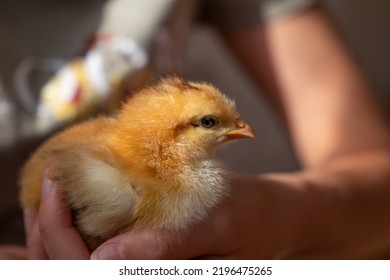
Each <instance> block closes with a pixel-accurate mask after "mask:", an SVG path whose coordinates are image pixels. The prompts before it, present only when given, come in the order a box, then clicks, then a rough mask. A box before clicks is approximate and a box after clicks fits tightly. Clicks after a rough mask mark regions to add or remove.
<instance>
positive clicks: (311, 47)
mask: <svg viewBox="0 0 390 280" xmlns="http://www.w3.org/2000/svg"><path fill="white" fill-rule="evenodd" d="M225 37H226V38H227V41H228V42H229V43H230V45H231V46H232V48H233V50H234V51H235V52H236V53H237V54H238V55H239V56H240V57H241V58H242V60H243V61H244V64H245V66H246V67H247V68H248V69H249V71H250V73H251V74H252V75H253V76H254V78H255V80H256V81H258V82H259V84H260V85H261V86H263V87H264V88H265V89H266V93H267V94H268V95H269V96H271V97H270V99H271V100H273V101H275V102H276V103H278V105H279V108H281V109H282V111H283V114H284V115H285V119H286V122H287V127H288V129H289V131H290V134H291V138H292V141H293V143H294V145H295V147H296V151H297V154H298V156H299V157H300V159H301V162H302V164H303V165H304V166H306V167H312V166H317V165H321V164H323V163H324V162H326V161H328V160H329V159H330V158H333V157H337V156H339V155H343V154H345V153H350V152H355V151H361V150H367V149H372V148H375V149H389V147H390V144H389V143H390V137H389V132H388V128H387V127H386V124H385V122H384V120H383V117H382V116H381V115H380V113H378V112H379V110H377V105H376V104H375V101H374V100H373V98H372V94H371V93H372V89H371V87H370V85H369V84H368V83H367V81H366V79H365V78H364V76H363V74H362V73H361V71H360V70H359V67H358V65H357V63H356V62H355V60H354V58H353V57H352V56H351V55H350V54H349V52H348V50H347V48H346V47H345V46H344V42H343V40H341V39H340V36H339V34H338V33H337V32H336V31H335V28H334V27H333V26H332V23H331V21H330V20H329V18H328V17H327V15H326V13H325V12H324V11H323V10H321V9H319V8H313V9H311V10H309V11H307V12H305V13H304V14H301V15H299V16H294V17H292V18H286V19H281V20H277V21H274V22H271V23H269V24H267V25H266V27H257V28H254V29H252V30H248V31H245V32H241V33H230V34H227V35H226V36H225Z"/></svg>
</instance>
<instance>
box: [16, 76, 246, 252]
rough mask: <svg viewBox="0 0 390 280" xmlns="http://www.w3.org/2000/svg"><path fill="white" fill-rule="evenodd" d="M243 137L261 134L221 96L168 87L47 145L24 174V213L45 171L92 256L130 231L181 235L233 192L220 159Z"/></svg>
mask: <svg viewBox="0 0 390 280" xmlns="http://www.w3.org/2000/svg"><path fill="white" fill-rule="evenodd" d="M238 138H254V133H253V131H252V129H251V128H250V127H249V126H248V125H247V124H246V123H245V122H244V121H242V120H241V118H240V116H239V114H238V113H237V111H236V108H235V105H234V103H233V102H232V101H230V100H229V99H228V98H226V97H225V96H224V95H222V94H221V93H220V92H219V91H218V90H217V89H215V88H213V87H212V86H210V85H207V84H204V83H193V82H187V81H184V80H181V79H178V78H168V79H164V80H161V81H160V82H159V83H157V84H156V85H154V86H150V87H147V88H145V89H143V90H141V91H140V92H138V93H136V94H135V95H133V96H132V97H131V98H129V100H128V101H127V102H126V103H125V104H124V105H123V107H122V109H121V110H120V111H119V113H118V114H117V115H116V116H115V117H99V118H97V119H94V120H90V121H87V122H85V123H82V124H79V125H76V126H73V127H71V128H69V129H67V130H65V131H63V132H61V133H59V134H58V135H56V136H54V137H53V138H51V139H49V140H48V141H47V142H46V143H44V144H43V145H42V146H41V147H40V148H39V149H38V150H37V151H36V152H35V153H34V154H33V155H32V157H31V158H30V159H29V161H28V162H27V163H26V165H25V166H24V168H23V170H22V173H21V181H20V182H21V203H22V207H23V208H25V209H30V210H37V209H38V207H39V203H40V193H41V184H42V180H43V176H44V173H45V171H46V170H48V171H49V174H50V177H51V178H52V179H53V180H55V181H56V182H57V183H58V185H59V187H60V188H61V190H62V191H63V193H64V195H65V197H66V200H67V202H68V205H69V207H70V209H71V210H72V213H73V222H74V225H75V226H76V227H77V229H78V230H79V232H80V234H81V235H82V237H83V238H84V240H85V242H86V243H87V245H88V246H89V248H90V249H91V250H93V249H95V248H96V247H97V246H98V245H100V244H101V243H102V242H104V241H105V240H107V239H108V238H111V237H113V236H114V235H117V234H118V233H121V232H125V231H128V230H131V229H141V228H170V229H178V228H184V227H186V226H187V225H189V224H190V223H191V222H193V221H199V220H202V219H204V218H205V217H206V215H207V214H208V213H209V211H210V210H211V209H212V208H213V207H214V206H216V205H217V204H218V203H219V202H220V201H221V200H222V199H223V198H224V197H225V196H226V195H227V194H228V193H229V188H228V183H227V175H226V172H225V170H224V168H223V166H222V165H221V163H220V162H219V161H218V160H216V159H215V153H214V151H215V150H216V148H217V147H219V146H221V145H223V144H225V143H226V142H229V141H230V140H232V139H238Z"/></svg>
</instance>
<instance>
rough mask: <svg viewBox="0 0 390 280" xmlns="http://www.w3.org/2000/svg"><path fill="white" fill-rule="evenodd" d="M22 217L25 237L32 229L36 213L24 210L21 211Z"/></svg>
mask: <svg viewBox="0 0 390 280" xmlns="http://www.w3.org/2000/svg"><path fill="white" fill-rule="evenodd" d="M23 216H24V230H25V231H26V235H29V234H30V233H31V231H32V229H33V227H34V223H35V220H36V216H37V215H36V213H35V212H33V211H31V210H27V209H25V210H24V211H23Z"/></svg>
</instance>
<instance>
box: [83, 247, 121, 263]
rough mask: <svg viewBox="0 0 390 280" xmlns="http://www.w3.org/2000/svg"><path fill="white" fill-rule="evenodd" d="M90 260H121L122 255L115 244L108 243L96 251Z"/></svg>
mask: <svg viewBox="0 0 390 280" xmlns="http://www.w3.org/2000/svg"><path fill="white" fill-rule="evenodd" d="M91 260H123V255H122V252H121V250H120V249H119V246H118V244H117V243H109V244H107V245H104V246H102V247H101V248H98V249H96V251H94V252H93V253H92V254H91Z"/></svg>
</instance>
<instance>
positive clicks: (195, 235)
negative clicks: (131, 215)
mask: <svg viewBox="0 0 390 280" xmlns="http://www.w3.org/2000/svg"><path fill="white" fill-rule="evenodd" d="M298 184H299V181H298V180H296V179H295V178H294V176H289V175H288V176H285V175H284V176H283V175H275V178H273V177H272V176H271V177H270V176H262V177H259V176H249V175H241V176H237V177H235V178H233V181H232V193H231V196H230V197H229V198H228V199H227V200H226V201H225V202H224V203H222V204H221V205H220V206H219V207H217V208H216V209H215V211H213V213H211V215H210V216H209V217H208V218H207V219H206V220H205V221H202V222H198V223H195V224H194V225H192V226H191V227H190V228H188V229H185V230H180V231H172V230H162V229H156V230H138V231H130V232H127V233H123V234H121V235H118V236H116V237H114V238H112V239H110V240H107V241H106V242H105V243H103V244H102V245H101V246H100V247H99V248H97V249H96V250H95V252H94V253H93V254H92V255H91V256H90V252H89V250H88V249H87V247H86V245H85V244H84V242H83V240H82V238H81V236H80V235H79V234H78V232H77V230H76V229H75V228H74V227H73V226H72V221H71V214H70V211H69V209H67V208H66V205H65V203H64V202H63V200H62V195H61V192H60V191H59V190H58V188H57V186H56V185H55V183H54V182H52V181H50V180H49V179H47V178H45V180H44V183H43V188H42V202H41V206H40V209H39V213H37V214H35V213H26V215H25V218H26V231H27V248H28V257H29V258H30V259H89V258H90V257H91V259H272V258H283V257H287V256H288V254H289V250H290V249H292V248H291V246H290V245H289V244H293V240H292V239H293V238H294V235H293V234H292V232H291V230H290V227H291V226H294V225H293V219H292V216H291V215H292V213H291V212H290V213H288V212H289V211H290V210H284V209H289V208H290V206H291V202H289V201H291V199H290V198H291V197H292V195H293V192H295V191H294V185H295V186H296V185H298ZM291 187H292V188H291ZM280 205H283V206H286V207H287V208H286V207H280ZM298 208H299V207H298ZM286 211H287V212H286ZM286 217H288V218H287V219H286ZM280 221H282V222H280Z"/></svg>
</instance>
